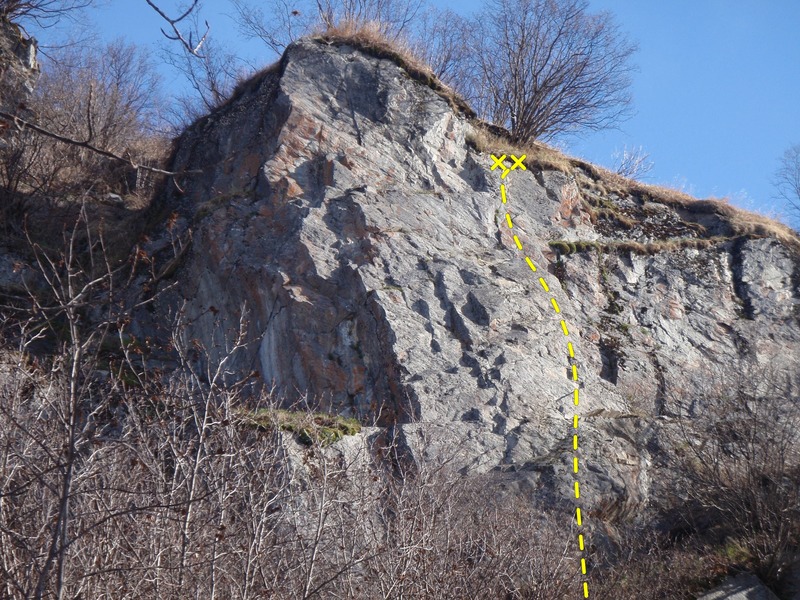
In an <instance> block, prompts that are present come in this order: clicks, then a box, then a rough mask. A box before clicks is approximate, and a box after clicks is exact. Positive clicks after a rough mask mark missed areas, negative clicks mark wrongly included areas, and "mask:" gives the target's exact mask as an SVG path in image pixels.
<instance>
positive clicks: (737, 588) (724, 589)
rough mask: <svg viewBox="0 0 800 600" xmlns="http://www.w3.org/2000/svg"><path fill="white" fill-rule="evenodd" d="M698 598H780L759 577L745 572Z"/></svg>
mask: <svg viewBox="0 0 800 600" xmlns="http://www.w3.org/2000/svg"><path fill="white" fill-rule="evenodd" d="M698 600H778V597H777V596H776V595H775V594H773V593H772V592H771V591H769V590H768V589H767V588H765V587H764V585H763V584H762V583H761V581H759V579H758V577H756V576H754V575H749V574H747V573H744V574H742V575H738V576H736V577H733V578H731V579H729V580H728V581H726V582H725V583H723V584H722V585H721V586H719V587H718V588H715V589H713V590H711V591H710V592H709V593H707V594H704V595H702V596H700V598H699V599H698Z"/></svg>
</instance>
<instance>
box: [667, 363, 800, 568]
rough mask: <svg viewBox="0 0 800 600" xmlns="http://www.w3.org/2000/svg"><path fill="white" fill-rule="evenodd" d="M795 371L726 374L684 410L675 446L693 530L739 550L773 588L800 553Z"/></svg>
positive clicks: (745, 367)
mask: <svg viewBox="0 0 800 600" xmlns="http://www.w3.org/2000/svg"><path fill="white" fill-rule="evenodd" d="M773 363H774V364H778V362H777V361H773ZM795 371H796V368H791V367H787V369H786V370H784V369H779V368H778V367H774V368H772V369H768V368H764V367H762V366H758V365H755V364H742V365H739V368H737V369H736V370H735V371H726V372H725V373H724V374H722V376H721V377H717V378H714V379H712V381H711V384H710V385H709V386H708V388H707V389H704V390H694V391H693V393H690V394H687V396H686V397H685V398H684V399H682V400H681V401H680V402H679V403H678V406H679V407H680V411H681V415H682V416H681V418H680V419H679V425H680V427H679V434H678V435H676V437H675V439H674V440H673V443H674V444H675V446H676V448H677V449H678V451H677V453H676V457H675V460H674V469H675V471H676V474H677V476H678V477H679V480H680V482H681V485H680V488H679V489H680V493H681V497H682V498H683V501H684V502H688V507H689V508H690V509H692V510H690V511H688V512H687V514H688V516H689V518H690V522H691V524H692V526H693V527H694V528H696V529H697V530H700V531H704V532H706V533H707V534H708V535H711V536H713V537H714V538H715V539H717V540H718V541H721V543H722V544H724V545H726V546H729V547H731V546H733V547H738V548H740V549H741V552H740V555H741V556H740V558H741V559H742V562H743V563H745V564H746V565H747V566H750V567H751V568H753V569H754V570H755V571H756V573H757V574H758V575H759V576H760V577H761V578H762V579H763V580H764V581H765V582H768V583H775V582H776V581H777V579H778V577H779V575H780V573H781V572H782V570H783V569H784V568H785V567H786V566H787V565H788V564H790V563H791V562H792V561H793V560H796V559H797V557H798V555H799V554H800V547H799V546H798V545H797V540H798V538H799V537H800V529H799V528H798V522H800V520H799V519H800V456H799V455H798V450H797V448H798V441H800V440H798V428H799V427H800V404H799V403H798V397H797V391H796V390H797V388H796V381H794V372H795Z"/></svg>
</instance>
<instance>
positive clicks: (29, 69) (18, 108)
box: [0, 18, 39, 134]
mask: <svg viewBox="0 0 800 600" xmlns="http://www.w3.org/2000/svg"><path fill="white" fill-rule="evenodd" d="M38 76H39V64H38V63H37V61H36V40H34V39H33V38H28V37H26V36H25V35H24V34H23V33H22V31H21V30H20V28H19V26H17V25H15V24H13V23H10V22H8V21H6V20H5V19H2V18H0V110H2V111H3V112H6V113H9V114H22V115H27V114H28V108H27V106H26V105H27V102H28V101H29V99H30V96H31V94H32V93H33V88H34V85H35V84H36V79H37V78H38ZM0 134H2V129H0Z"/></svg>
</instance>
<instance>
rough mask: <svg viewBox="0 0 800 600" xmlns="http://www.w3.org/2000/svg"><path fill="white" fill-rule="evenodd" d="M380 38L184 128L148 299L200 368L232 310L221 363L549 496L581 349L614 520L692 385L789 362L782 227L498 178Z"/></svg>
mask: <svg viewBox="0 0 800 600" xmlns="http://www.w3.org/2000/svg"><path fill="white" fill-rule="evenodd" d="M380 54H381V53H374V52H368V51H363V50H360V49H358V48H355V47H353V46H351V45H347V44H343V43H331V42H325V41H321V40H304V41H301V42H299V43H295V44H293V45H292V46H290V47H289V48H288V49H287V51H286V53H285V55H284V57H283V58H282V60H281V61H280V63H279V64H277V65H275V66H274V67H272V68H270V69H268V70H266V71H265V72H263V73H261V74H259V75H258V76H256V77H255V78H253V79H252V80H250V81H248V82H246V83H244V84H242V85H241V86H240V88H239V89H238V90H237V92H236V94H235V95H234V97H233V98H232V99H231V100H230V101H229V102H228V103H227V104H226V105H225V106H223V107H221V108H219V109H218V110H217V111H215V112H214V113H212V114H211V115H209V116H208V117H205V118H203V119H201V120H200V121H198V122H197V123H195V124H194V125H193V126H192V127H190V128H189V129H188V130H187V131H186V132H185V133H184V134H183V136H182V137H181V138H180V139H179V140H178V142H177V146H176V150H175V153H174V158H173V164H172V170H174V171H183V172H184V173H185V174H184V175H183V176H181V177H179V178H177V180H176V182H175V185H174V186H172V187H170V189H169V190H168V191H167V192H166V193H165V194H164V196H163V198H162V199H161V200H160V202H159V204H158V207H157V208H158V210H159V211H161V213H160V214H161V215H162V216H165V215H169V216H170V220H171V228H170V229H169V234H167V233H162V234H161V235H160V236H153V238H152V241H151V242H150V243H149V245H148V247H147V250H148V252H149V253H150V254H151V255H153V256H156V257H158V256H160V255H162V254H165V253H173V250H172V248H173V246H174V242H175V241H176V240H178V241H179V245H180V247H181V248H183V249H184V250H182V251H181V252H180V253H179V259H180V260H179V261H178V262H176V263H175V267H176V268H175V269H174V272H173V271H172V270H170V273H169V274H168V276H167V275H165V277H164V280H163V283H162V285H166V284H167V283H170V280H173V279H174V280H175V281H177V282H178V285H177V287H175V288H173V289H172V290H171V291H170V292H169V293H167V294H165V295H163V296H162V297H159V299H158V301H157V304H156V306H155V307H154V310H153V313H154V314H156V315H163V314H166V312H167V311H168V310H170V309H175V308H176V307H178V306H180V305H181V303H182V302H185V305H184V310H185V317H186V322H187V323H188V332H187V333H188V335H189V336H190V337H192V338H196V339H197V340H199V341H200V342H202V344H203V345H204V346H205V347H206V348H207V349H208V350H209V359H210V360H214V358H215V357H216V356H218V355H219V352H221V351H222V347H223V344H222V343H221V340H222V338H223V334H228V335H230V333H231V332H232V331H233V330H234V329H235V326H236V324H238V323H239V320H240V318H241V317H242V315H243V311H244V320H246V322H247V324H248V328H247V339H248V342H249V345H248V346H247V348H246V349H245V350H243V351H241V352H239V353H238V354H237V355H236V357H235V362H234V363H233V367H234V371H233V372H232V374H231V378H232V379H237V378H244V377H246V376H248V374H250V373H251V372H252V371H254V370H255V371H257V372H258V374H259V377H260V380H261V381H262V382H263V384H264V385H265V386H266V387H268V388H274V390H275V393H277V394H279V395H280V396H281V397H283V398H285V399H286V401H287V402H292V401H294V400H296V399H298V398H302V397H308V398H313V399H314V401H315V402H319V403H320V404H321V405H322V406H323V407H324V408H325V409H327V410H329V411H332V412H335V413H340V414H343V415H349V416H356V417H358V418H359V419H360V420H361V421H362V422H363V423H365V424H374V425H375V426H377V427H394V428H395V433H396V434H397V435H398V436H399V438H400V439H401V441H402V442H403V443H404V444H405V446H406V448H407V449H408V452H409V453H410V455H411V456H413V457H415V458H417V459H419V460H425V458H426V457H428V456H431V455H432V454H436V453H440V454H442V453H448V455H450V454H453V455H454V456H455V460H456V461H457V463H458V466H459V467H460V468H462V469H463V470H464V472H472V473H490V474H495V475H496V476H497V478H498V481H500V480H502V481H503V482H505V483H504V484H505V485H508V486H510V487H511V488H512V489H518V490H537V491H538V493H539V494H541V495H542V497H546V498H550V499H551V500H552V501H554V502H560V501H564V502H566V501H570V498H571V495H570V492H571V486H572V483H571V482H572V452H573V450H572V436H573V413H574V412H575V410H576V409H575V407H574V405H573V390H574V389H575V382H574V372H573V369H572V365H575V367H576V370H577V372H578V373H579V390H580V394H581V403H580V405H579V406H578V408H577V412H578V414H579V417H580V422H581V428H582V429H581V431H582V433H581V444H582V446H581V453H582V457H583V458H582V460H584V461H585V464H586V465H587V469H586V470H585V471H583V473H584V474H583V480H582V483H581V485H582V486H583V487H582V489H584V490H585V493H584V494H583V497H584V498H585V503H586V506H587V507H588V508H589V509H590V510H593V511H602V514H603V515H604V516H605V517H613V516H622V515H627V514H632V513H633V512H634V511H636V510H638V509H639V508H640V507H641V506H642V505H643V504H644V503H646V502H647V501H648V499H650V497H651V496H652V495H653V494H654V493H655V487H654V486H657V483H658V481H657V480H658V477H657V476H656V474H657V466H658V456H657V455H658V453H659V452H662V451H664V448H663V444H662V443H661V438H660V435H661V431H662V430H663V429H664V428H665V427H669V426H670V423H671V422H672V421H673V420H674V417H675V416H676V415H678V414H680V413H681V411H685V410H687V409H686V407H685V406H684V405H683V404H682V403H681V402H679V400H680V399H682V398H685V397H686V391H687V390H691V389H693V388H696V387H698V386H703V385H706V384H707V383H708V381H709V380H710V379H712V374H713V373H715V372H719V373H724V372H725V369H726V368H728V367H730V366H732V365H736V364H738V362H739V361H747V364H749V365H757V364H762V365H771V366H772V367H773V368H777V369H781V368H783V365H784V364H788V363H789V362H790V360H791V359H792V358H793V357H794V356H797V355H798V349H799V348H800V308H799V306H800V305H798V299H799V298H800V290H799V289H798V287H799V286H800V270H798V258H797V248H798V243H797V240H796V238H794V237H793V236H792V234H791V233H790V232H789V231H788V230H786V229H785V228H781V227H779V226H777V225H774V224H770V223H768V222H767V221H766V220H764V219H758V218H757V217H755V216H753V215H747V214H745V213H742V212H741V211H737V210H735V209H733V208H731V207H729V206H727V205H726V204H725V203H723V202H718V201H695V200H693V199H689V198H686V197H683V196H680V195H679V194H673V193H671V192H669V191H665V190H659V189H657V188H648V187H645V186H641V185H637V184H634V183H631V182H624V181H622V180H619V179H618V178H614V177H612V176H611V175H610V174H608V173H604V172H602V170H600V169H598V168H596V167H593V166H592V165H587V164H585V163H581V162H580V161H570V160H568V159H566V158H563V157H562V159H559V160H560V162H559V160H551V159H545V158H543V157H544V156H545V155H544V154H542V155H541V156H538V155H536V154H535V153H534V154H531V153H529V156H528V157H527V160H526V162H525V164H526V165H527V169H525V170H523V169H522V168H521V167H518V168H516V169H514V170H513V171H509V172H508V173H507V175H506V176H505V177H504V178H502V179H501V170H500V169H494V170H492V164H493V161H492V160H491V158H490V156H489V154H490V153H491V152H495V153H496V154H498V155H499V154H500V153H501V149H500V148H498V149H497V151H495V150H494V148H492V147H490V146H491V144H489V146H487V144H486V139H487V138H486V134H485V132H483V131H481V130H480V128H479V126H478V125H477V124H476V122H475V121H474V120H473V119H472V118H471V116H470V115H469V114H467V111H466V110H465V109H463V107H461V108H460V107H459V104H458V103H456V102H454V101H453V99H452V98H451V97H449V96H448V94H447V93H446V91H443V90H442V89H441V88H440V87H438V86H437V85H436V84H435V83H432V82H431V81H426V80H421V79H420V78H419V77H414V76H412V75H410V74H409V72H408V70H407V69H405V68H404V67H403V66H401V65H399V64H398V63H397V61H395V60H392V59H391V57H386V56H381V55H380ZM490 139H491V138H490ZM542 152H544V149H542ZM548 156H549V155H548ZM505 164H506V167H510V166H511V164H512V160H511V159H510V158H509V159H507V160H506V163H505ZM501 183H502V184H503V185H504V186H505V188H504V189H505V194H506V200H507V202H506V203H505V204H504V203H503V201H502V198H501V189H500V185H501ZM507 214H508V216H507ZM511 223H513V228H510V227H509V225H510V224H511ZM165 231H166V230H165ZM514 236H516V238H515V237H514ZM519 246H522V247H523V248H524V251H523V252H520V250H519V248H518V247H519ZM525 256H527V257H529V258H530V261H531V263H532V264H534V265H535V266H536V267H537V271H536V273H534V272H533V271H532V270H531V267H530V266H529V264H528V263H527V262H526V260H525ZM539 277H542V279H543V280H544V281H545V284H546V287H547V288H548V289H549V291H548V292H545V291H544V287H545V285H543V284H542V282H540V281H539ZM553 301H555V303H556V304H557V306H558V307H559V311H560V312H556V311H555V310H554V303H553ZM562 320H563V321H564V322H565V323H568V326H569V328H570V331H569V333H570V335H569V340H570V341H571V342H572V344H573V346H572V348H573V350H574V357H572V356H570V355H569V351H568V347H567V345H566V340H565V336H564V333H563V331H562V325H561V321H562ZM143 323H144V322H142V324H140V325H139V327H141V328H142V331H144V328H145V327H146V326H145V325H144V324H143ZM782 361H783V362H782ZM698 410H700V409H698ZM364 431H365V433H363V434H362V435H365V436H366V435H369V434H370V432H374V431H375V430H374V429H371V428H365V430H364Z"/></svg>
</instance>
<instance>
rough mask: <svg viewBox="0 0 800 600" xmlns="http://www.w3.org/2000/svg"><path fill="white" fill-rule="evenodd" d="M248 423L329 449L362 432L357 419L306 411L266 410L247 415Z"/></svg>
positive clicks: (309, 444) (307, 443) (245, 417)
mask: <svg viewBox="0 0 800 600" xmlns="http://www.w3.org/2000/svg"><path fill="white" fill-rule="evenodd" d="M244 420H245V422H246V423H249V424H252V425H255V426H256V427H259V428H261V429H267V430H273V429H279V430H281V431H290V432H292V433H294V434H295V435H297V439H298V441H299V442H300V443H302V444H305V445H307V446H311V445H313V444H319V445H320V446H329V445H330V444H333V443H335V442H338V441H339V440H340V439H342V438H343V437H344V436H346V435H355V434H357V433H358V432H359V431H361V424H360V423H359V422H358V420H357V419H353V418H347V417H341V416H338V415H329V414H324V413H315V412H311V411H305V410H287V409H280V408H278V409H276V408H262V409H258V410H255V411H253V412H250V413H248V414H246V415H244Z"/></svg>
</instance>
